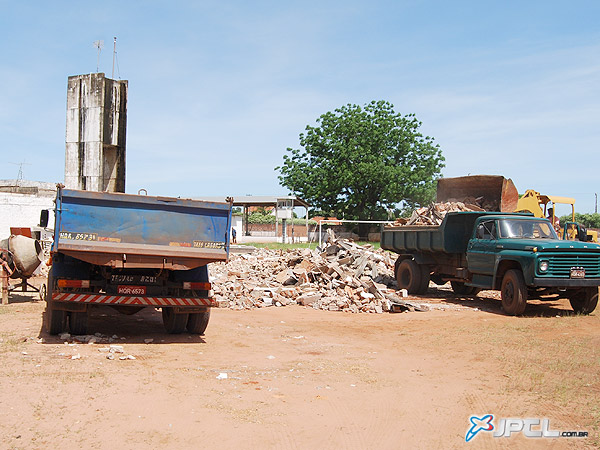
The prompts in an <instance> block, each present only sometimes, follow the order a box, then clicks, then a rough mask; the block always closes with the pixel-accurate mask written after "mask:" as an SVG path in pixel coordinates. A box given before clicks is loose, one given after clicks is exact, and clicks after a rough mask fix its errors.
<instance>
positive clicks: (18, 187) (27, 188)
mask: <svg viewBox="0 0 600 450" xmlns="http://www.w3.org/2000/svg"><path fill="white" fill-rule="evenodd" d="M55 198H56V185H55V184H54V183H43V182H37V181H27V180H0V239H5V238H7V237H8V236H10V228H11V227H21V228H31V227H37V226H38V224H39V223H40V212H41V211H42V209H49V210H51V212H50V214H49V216H48V228H54V214H53V212H52V211H54V199H55Z"/></svg>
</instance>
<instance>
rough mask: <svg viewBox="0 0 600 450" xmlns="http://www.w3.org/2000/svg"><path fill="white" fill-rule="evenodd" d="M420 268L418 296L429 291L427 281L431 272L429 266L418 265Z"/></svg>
mask: <svg viewBox="0 0 600 450" xmlns="http://www.w3.org/2000/svg"><path fill="white" fill-rule="evenodd" d="M419 267H420V268H421V285H420V286H419V292H418V293H419V294H425V293H426V292H427V289H429V281H430V280H431V271H430V269H429V266H426V265H420V266H419Z"/></svg>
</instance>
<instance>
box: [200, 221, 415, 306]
mask: <svg viewBox="0 0 600 450" xmlns="http://www.w3.org/2000/svg"><path fill="white" fill-rule="evenodd" d="M210 274H211V281H212V284H213V290H214V294H215V295H214V297H215V300H216V302H217V304H218V306H219V307H221V308H231V309H251V308H260V307H265V306H286V305H290V304H299V305H304V306H312V307H313V308H315V309H323V310H329V311H345V312H352V313H359V312H367V313H383V312H401V311H406V310H410V311H413V310H419V311H423V310H427V307H426V306H424V305H420V304H418V303H412V302H409V301H406V300H404V299H403V297H406V291H404V290H400V291H399V290H397V285H396V280H395V279H394V259H393V255H391V254H389V253H388V252H386V251H384V250H380V249H378V250H375V249H373V247H372V246H360V245H358V244H355V243H353V242H351V241H348V240H345V239H336V238H335V235H334V234H333V232H332V231H331V230H328V240H327V242H326V244H325V245H324V246H323V248H322V249H319V248H317V249H316V250H310V249H293V250H269V249H257V250H256V251H255V252H253V253H252V254H235V255H232V257H231V259H230V261H229V262H228V263H212V264H211V265H210Z"/></svg>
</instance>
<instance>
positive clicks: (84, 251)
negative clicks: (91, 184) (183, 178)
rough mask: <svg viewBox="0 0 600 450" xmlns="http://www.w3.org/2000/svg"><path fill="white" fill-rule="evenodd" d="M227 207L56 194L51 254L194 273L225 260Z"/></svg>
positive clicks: (108, 195)
mask: <svg viewBox="0 0 600 450" xmlns="http://www.w3.org/2000/svg"><path fill="white" fill-rule="evenodd" d="M230 226H231V203H226V202H223V203H217V202H204V201H197V200H188V199H180V198H170V197H152V196H145V195H129V194H118V193H106V192H92V191H78V190H70V189H59V191H58V195H57V199H56V226H55V235H54V244H53V248H52V250H53V251H54V252H60V253H63V254H65V255H68V256H72V257H74V258H77V259H80V260H82V261H86V262H88V263H91V264H96V265H103V266H110V267H116V268H164V269H173V270H187V269H193V268H196V267H199V266H202V265H205V264H207V263H209V262H214V261H223V260H226V259H227V258H228V254H229V230H230Z"/></svg>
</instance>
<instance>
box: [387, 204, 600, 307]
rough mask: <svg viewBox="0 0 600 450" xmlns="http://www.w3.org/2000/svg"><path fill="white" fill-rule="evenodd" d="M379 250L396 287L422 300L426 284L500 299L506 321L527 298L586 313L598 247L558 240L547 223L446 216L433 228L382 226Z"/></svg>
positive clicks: (592, 300) (592, 299)
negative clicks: (564, 303)
mask: <svg viewBox="0 0 600 450" xmlns="http://www.w3.org/2000/svg"><path fill="white" fill-rule="evenodd" d="M381 247H382V248H384V249H386V250H390V251H393V252H396V253H397V254H398V259H397V261H396V280H397V281H398V286H399V287H400V288H403V289H407V290H408V292H409V293H410V294H423V293H424V292H425V291H426V290H427V288H428V286H429V281H430V280H431V281H433V282H434V283H436V284H438V285H442V284H445V283H447V282H448V281H450V283H451V285H452V288H453V290H454V292H455V293H456V294H458V295H463V296H464V295H476V294H477V293H478V292H479V291H480V290H482V289H494V290H499V291H500V292H501V297H502V307H503V308H504V310H505V311H506V312H507V313H508V314H511V315H519V314H522V313H523V312H524V311H525V307H526V303H527V300H528V299H539V300H555V299H557V298H568V299H569V301H570V303H571V306H572V308H573V310H574V311H575V312H578V313H582V314H589V313H591V312H592V311H593V310H594V309H595V308H596V305H597V303H598V286H599V285H600V245H598V244H596V243H593V242H580V241H566V240H561V239H559V238H558V236H557V235H556V232H555V231H554V228H553V227H552V224H551V223H550V221H548V220H547V219H540V218H536V217H533V215H532V214H522V213H503V212H455V213H448V214H446V216H445V217H444V219H443V221H442V223H441V225H439V226H435V225H431V226H430V225H425V226H422V225H410V226H395V227H388V228H385V229H384V230H383V231H382V234H381Z"/></svg>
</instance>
